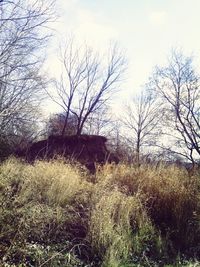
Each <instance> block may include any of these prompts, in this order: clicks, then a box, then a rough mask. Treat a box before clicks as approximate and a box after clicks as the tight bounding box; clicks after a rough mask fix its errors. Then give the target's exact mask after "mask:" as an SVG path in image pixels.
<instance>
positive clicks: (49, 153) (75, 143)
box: [16, 135, 119, 172]
mask: <svg viewBox="0 0 200 267" xmlns="http://www.w3.org/2000/svg"><path fill="white" fill-rule="evenodd" d="M106 141H107V138H106V137H103V136H98V135H80V136H76V135H72V136H64V137H63V136H49V138H48V139H45V140H42V141H39V142H35V143H33V144H32V145H31V146H30V147H29V148H28V149H27V151H26V152H25V151H21V152H18V153H16V154H17V156H21V157H25V159H26V160H27V161H28V162H30V163H31V162H34V161H35V160H37V159H39V160H40V159H46V160H49V159H53V158H56V157H57V156H62V157H64V158H67V159H72V160H77V161H79V162H80V163H81V164H83V165H85V166H86V167H87V168H88V169H89V170H90V171H91V172H95V163H99V164H105V163H106V162H109V163H111V162H115V163H118V162H119V159H118V158H117V157H116V156H114V155H113V154H112V153H110V152H109V151H108V149H107V147H106Z"/></svg>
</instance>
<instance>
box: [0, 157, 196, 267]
mask: <svg viewBox="0 0 200 267" xmlns="http://www.w3.org/2000/svg"><path fill="white" fill-rule="evenodd" d="M199 200H200V177H199V174H198V173H196V174H195V173H194V175H193V176H189V175H188V174H187V172H186V170H184V169H181V168H178V167H176V166H164V165H159V166H148V165H144V166H141V167H140V168H136V167H134V166H127V165H123V164H120V165H118V166H113V165H106V166H104V167H103V168H99V170H98V171H97V173H96V175H95V176H90V175H89V174H88V173H87V172H86V171H84V170H83V169H82V168H79V166H76V165H74V166H72V165H71V164H69V163H66V162H62V161H61V160H60V161H52V162H36V163H35V164H34V165H29V164H26V163H23V162H20V161H17V160H16V159H10V160H8V161H6V162H4V163H3V164H2V165H0V201H1V203H2V204H1V206H0V229H1V232H0V259H1V262H0V264H2V266H6V264H7V266H11V265H12V266H20V264H24V265H21V266H50V267H51V266H69V267H70V266H104V267H109V266H110V267H111V266H112V267H117V266H121V267H122V266H123V267H125V266H126V267H127V266H132V267H133V266H165V264H171V265H168V266H187V264H189V263H188V262H186V260H187V259H188V260H189V259H190V258H192V259H193V260H198V259H199V257H200V256H199V255H200V205H199V203H200V201H199ZM177 259H178V261H179V262H180V265H178V264H179V263H176V264H177V265H173V261H175V262H176V261H177ZM181 264H182V265H181ZM195 264H196V263H195ZM166 266H167V265H166ZM197 266H198V265H197Z"/></svg>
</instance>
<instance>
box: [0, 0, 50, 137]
mask: <svg viewBox="0 0 200 267" xmlns="http://www.w3.org/2000/svg"><path fill="white" fill-rule="evenodd" d="M51 18H52V4H51V3H50V1H47V2H46V3H44V1H42V0H35V1H31V0H30V1H29V0H27V1H26V0H25V1H24V0H23V1H22V0H17V1H8V0H4V1H1V2H0V134H3V135H4V134H6V135H7V134H10V133H12V134H17V133H18V132H19V131H20V129H21V128H22V127H23V128H24V125H27V124H28V123H29V122H30V120H31V121H33V120H35V117H36V116H35V113H36V111H37V110H38V104H39V102H40V100H41V95H42V88H43V87H44V81H43V79H42V77H41V74H40V70H41V65H42V63H43V62H42V61H43V57H42V56H41V48H42V47H44V46H45V44H46V40H47V39H48V37H49V34H47V30H46V29H45V26H47V23H48V22H49V21H50V19H51ZM29 126H30V125H29Z"/></svg>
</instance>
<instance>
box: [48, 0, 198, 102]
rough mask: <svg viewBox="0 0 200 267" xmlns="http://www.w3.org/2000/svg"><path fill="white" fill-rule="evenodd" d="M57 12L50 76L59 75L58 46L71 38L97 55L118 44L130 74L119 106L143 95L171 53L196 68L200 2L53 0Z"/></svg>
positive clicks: (122, 87) (50, 60)
mask: <svg viewBox="0 0 200 267" xmlns="http://www.w3.org/2000/svg"><path fill="white" fill-rule="evenodd" d="M57 9H58V10H57V11H58V14H59V18H58V20H57V22H55V24H54V29H55V32H56V34H55V39H54V42H53V44H54V45H53V46H52V49H51V52H50V55H49V57H48V61H47V63H48V70H49V72H50V74H53V75H58V74H59V70H60V69H59V62H58V59H57V58H58V53H57V51H58V43H59V42H60V41H62V40H63V39H64V38H65V37H67V36H69V35H71V34H73V35H74V36H75V38H76V40H78V42H80V43H82V42H85V43H87V44H88V45H90V46H91V47H93V48H94V49H95V50H98V51H101V50H102V51H103V50H106V48H107V47H108V46H109V44H110V42H117V43H118V46H119V47H120V48H121V49H122V50H123V51H124V52H125V55H126V57H127V60H128V70H127V72H126V76H125V81H124V83H123V84H122V85H121V88H120V92H119V93H118V94H119V95H118V96H119V98H120V101H121V100H122V99H123V100H124V101H126V100H127V99H130V98H131V97H132V96H133V95H134V94H135V93H137V92H139V90H141V88H142V86H143V85H144V84H145V83H146V82H147V81H148V78H149V76H150V75H151V73H152V71H153V68H154V66H155V65H159V66H162V65H163V64H165V63H166V60H167V57H168V56H169V55H170V51H171V50H172V48H179V49H182V50H183V52H184V53H185V54H186V55H191V54H192V55H194V57H195V59H196V64H197V66H199V67H200V64H199V63H198V62H199V58H200V0H123V1H122V0H57Z"/></svg>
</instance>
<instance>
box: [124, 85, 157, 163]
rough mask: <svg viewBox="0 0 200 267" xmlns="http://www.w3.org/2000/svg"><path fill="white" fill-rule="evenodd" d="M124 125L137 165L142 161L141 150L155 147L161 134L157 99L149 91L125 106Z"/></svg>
mask: <svg viewBox="0 0 200 267" xmlns="http://www.w3.org/2000/svg"><path fill="white" fill-rule="evenodd" d="M124 109H125V114H124V116H123V118H122V123H123V125H124V127H125V135H126V136H125V137H124V138H125V139H126V140H127V143H128V144H129V146H130V147H132V148H133V150H134V154H135V160H136V163H137V164H138V165H139V164H140V161H141V152H142V151H141V150H142V149H143V148H144V147H145V146H148V147H150V146H154V145H155V142H156V138H157V137H158V136H159V134H160V128H159V125H160V120H161V116H162V114H161V113H160V112H159V105H158V103H157V99H156V98H155V96H153V94H151V93H150V92H149V91H148V90H143V91H142V92H141V93H140V94H139V95H137V96H136V97H134V98H133V99H132V101H131V102H130V103H128V104H127V105H125V107H124Z"/></svg>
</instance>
